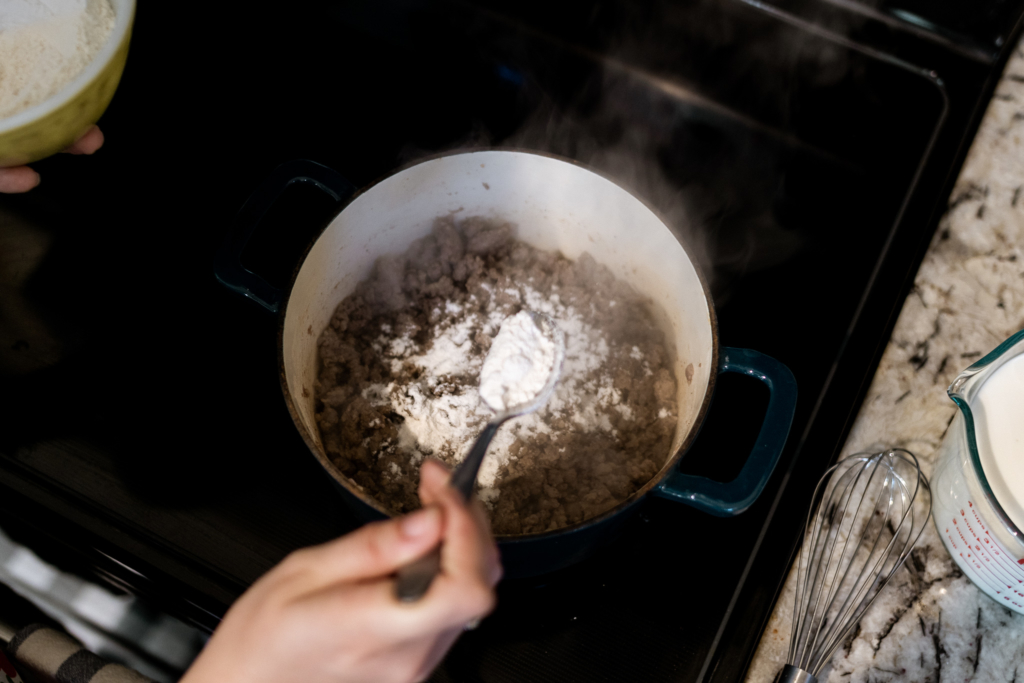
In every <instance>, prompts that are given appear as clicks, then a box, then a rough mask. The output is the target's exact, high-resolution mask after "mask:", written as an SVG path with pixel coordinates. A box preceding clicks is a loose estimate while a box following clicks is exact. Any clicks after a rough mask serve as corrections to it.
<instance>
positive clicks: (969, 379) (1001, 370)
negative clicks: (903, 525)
mask: <svg viewBox="0 0 1024 683" xmlns="http://www.w3.org/2000/svg"><path fill="white" fill-rule="evenodd" d="M948 393H949V397H950V398H951V399H953V401H954V402H956V404H957V406H958V407H959V409H960V410H959V411H958V413H957V415H956V416H955V417H954V419H953V421H952V422H951V423H950V425H949V427H948V429H947V431H946V435H945V437H944V438H943V440H942V444H941V445H940V446H939V450H938V452H937V454H936V456H937V462H936V467H935V471H934V473H933V477H932V491H933V497H932V500H933V506H932V511H933V516H934V518H935V527H936V530H937V531H938V532H939V537H940V538H941V539H942V542H943V545H945V546H946V550H948V551H949V554H950V556H951V557H952V558H953V561H954V562H956V564H957V566H959V567H960V569H962V570H963V572H964V574H965V575H966V576H967V577H968V578H969V579H970V580H971V581H972V582H974V584H975V585H976V586H978V588H980V589H981V590H982V591H984V592H985V593H986V594H987V595H989V596H990V597H991V598H993V599H995V600H996V601H998V602H999V603H1000V604H1001V605H1003V606H1004V607H1007V608H1009V609H1011V610H1014V611H1015V612H1020V613H1021V614H1024V531H1022V530H1024V330H1022V331H1021V332H1018V333H1017V334H1015V335H1013V336H1012V337H1010V338H1009V339H1007V340H1006V341H1005V342H1003V343H1002V344H1000V345H999V346H998V347H997V348H996V349H995V350H994V351H993V352H992V353H990V354H988V355H987V356H985V357H984V358H982V359H981V360H979V361H978V362H977V363H975V364H974V365H972V366H971V367H969V368H967V369H966V370H964V371H963V372H962V373H960V375H959V376H958V377H957V378H956V380H954V382H953V384H952V385H950V387H949V392H948ZM971 425H973V429H972V428H971ZM986 482H987V484H988V485H987V486H986Z"/></svg>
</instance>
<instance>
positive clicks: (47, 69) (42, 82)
mask: <svg viewBox="0 0 1024 683" xmlns="http://www.w3.org/2000/svg"><path fill="white" fill-rule="evenodd" d="M113 28H114V9H113V7H111V5H110V0H0V119H3V118H6V117H8V116H12V115H13V114H16V113H18V112H19V111H22V110H23V109H28V108H29V107H32V106H34V105H36V104H39V103H40V102H42V101H44V100H46V99H47V98H49V97H51V96H53V95H55V94H56V93H57V92H58V91H59V90H60V89H61V88H63V87H64V86H66V85H67V84H68V83H70V82H71V81H73V80H74V79H75V77H76V76H78V74H80V73H82V71H84V70H85V67H86V66H87V65H88V64H89V62H91V61H92V59H93V57H95V56H96V53H97V52H99V50H100V48H101V47H103V44H104V43H106V42H107V39H108V38H109V37H110V33H111V31H112V30H113Z"/></svg>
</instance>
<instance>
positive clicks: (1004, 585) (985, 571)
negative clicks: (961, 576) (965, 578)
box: [953, 502, 1024, 607]
mask: <svg viewBox="0 0 1024 683" xmlns="http://www.w3.org/2000/svg"><path fill="white" fill-rule="evenodd" d="M968 506H969V507H970V508H971V509H972V510H971V512H972V515H971V516H972V517H974V518H975V520H976V521H977V523H978V524H979V525H981V527H982V528H984V523H982V522H981V519H980V518H979V517H978V516H977V514H976V513H975V512H974V510H973V508H974V505H973V503H970V502H968ZM960 517H961V520H960V521H962V522H963V523H962V524H958V523H957V520H956V518H954V519H953V524H955V525H956V528H957V532H958V533H959V534H960V538H961V540H963V542H964V544H965V545H966V546H967V550H968V553H967V557H966V558H964V559H965V560H967V561H968V562H970V563H971V564H973V565H974V566H975V567H976V568H977V569H978V572H979V576H978V579H979V580H984V582H985V583H986V584H988V585H989V586H990V587H991V588H992V590H994V591H995V593H996V594H997V595H1001V596H1002V597H1003V599H1004V600H1006V601H1007V602H1009V603H1010V604H1011V605H1014V606H1015V607H1024V605H1022V604H1021V603H1020V602H1018V600H1017V597H1018V596H1020V597H1024V593H1021V592H1020V591H1018V590H1017V589H1016V587H1015V586H1014V585H1013V579H1011V578H1010V577H1008V576H1006V572H1005V570H1004V569H1003V567H1001V566H999V564H998V560H997V561H996V562H993V560H992V557H990V556H989V553H990V551H991V550H992V548H991V546H993V545H995V546H996V548H999V544H998V543H995V542H994V540H989V539H985V538H983V537H982V536H983V535H979V534H978V533H977V532H976V531H975V530H974V528H973V527H972V526H971V520H970V518H969V517H968V516H967V512H966V511H965V510H963V509H961V510H960ZM963 527H967V533H968V534H969V535H970V536H971V538H973V541H972V540H969V539H968V538H967V537H966V536H964V532H963V531H962V529H963ZM986 531H987V530H986ZM983 545H984V546H985V547H982V546H983ZM999 549H1000V550H1002V548H999ZM971 551H973V552H971ZM1004 552H1005V551H1004ZM972 556H973V560H972V559H971V558H972ZM960 557H962V558H963V557H964V555H963V553H961V554H960ZM997 586H998V588H997ZM1007 590H1008V591H1009V592H1011V593H1012V594H1013V597H1011V596H1010V595H1003V593H1004V592H1006V591H1007Z"/></svg>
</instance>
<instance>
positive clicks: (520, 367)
mask: <svg viewBox="0 0 1024 683" xmlns="http://www.w3.org/2000/svg"><path fill="white" fill-rule="evenodd" d="M564 359H565V335H564V333H563V332H562V330H561V329H559V327H558V326H557V325H556V324H555V321H554V320H552V319H551V318H550V317H549V316H547V315H545V314H543V313H537V312H534V311H521V312H519V313H517V314H516V315H514V316H512V317H510V318H508V319H506V320H505V322H503V323H502V325H501V330H500V331H499V332H498V335H497V336H496V337H495V338H494V342H493V343H492V344H491V349H490V351H488V353H487V358H486V359H485V360H484V365H483V368H482V369H481V372H480V396H481V398H483V400H484V402H485V403H486V404H487V405H488V407H490V408H491V409H492V410H494V412H495V415H494V417H493V418H491V420H490V421H489V422H488V423H487V424H486V425H485V426H484V429H483V431H482V432H481V433H480V436H478V437H477V439H476V441H475V442H474V443H473V447H472V448H470V449H469V453H467V454H466V457H465V458H464V459H463V461H462V462H461V463H459V466H458V467H457V468H455V472H454V473H453V474H452V478H451V480H450V481H449V483H448V485H449V486H451V487H452V488H454V489H455V490H456V491H458V492H459V493H460V494H462V498H463V499H464V500H469V497H470V496H471V495H472V494H473V486H474V484H476V475H477V472H478V471H479V470H480V465H481V463H483V461H484V455H486V453H487V447H488V446H489V445H490V443H491V440H492V439H493V438H494V435H495V434H497V432H498V427H500V426H501V425H502V424H503V423H504V422H505V421H507V420H510V419H512V418H513V417H518V416H520V415H526V414H527V413H532V412H533V411H535V410H537V409H538V408H540V407H541V406H542V405H544V404H545V403H547V400H548V398H549V397H550V396H551V392H552V391H554V388H555V385H556V384H557V383H558V378H559V375H560V374H561V371H562V361H563V360H564ZM440 567H441V547H440V546H437V547H435V548H434V549H433V550H432V551H431V552H429V553H428V554H426V555H424V556H423V557H421V558H420V559H418V560H416V561H414V562H411V563H409V564H407V565H405V566H404V567H402V568H401V569H399V570H398V577H397V581H396V582H395V595H396V596H397V597H398V599H400V600H402V601H403V602H414V601H416V600H419V599H420V597H422V596H423V594H424V593H426V592H427V589H428V588H430V584H431V582H433V580H434V577H435V576H437V573H438V571H439V570H440Z"/></svg>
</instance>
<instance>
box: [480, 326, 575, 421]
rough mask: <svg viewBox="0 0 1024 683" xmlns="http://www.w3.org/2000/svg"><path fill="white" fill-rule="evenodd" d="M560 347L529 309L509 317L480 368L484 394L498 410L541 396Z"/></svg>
mask: <svg viewBox="0 0 1024 683" xmlns="http://www.w3.org/2000/svg"><path fill="white" fill-rule="evenodd" d="M557 356H558V347H557V345H556V344H555V342H554V341H552V340H551V339H549V338H548V337H547V336H546V335H545V334H544V333H543V332H541V330H540V329H539V328H538V327H537V325H536V323H534V321H533V316H531V315H530V314H529V313H527V312H526V311H519V312H518V313H516V314H515V315H514V316H512V317H511V318H506V319H505V322H503V323H502V324H501V329H500V330H498V336H496V337H495V338H494V341H493V342H492V343H491V350H490V351H488V352H487V358H485V359H484V365H483V367H482V368H481V369H480V398H482V399H483V400H484V403H486V404H487V405H489V406H490V407H491V408H492V409H493V410H494V412H496V413H500V412H503V411H505V410H508V409H509V408H510V407H520V406H524V405H526V404H527V403H530V402H532V401H534V400H536V399H537V396H538V395H539V394H540V392H541V390H542V389H543V388H544V386H545V385H546V384H547V383H548V379H549V378H550V377H551V373H552V372H553V371H554V369H555V361H556V360H557Z"/></svg>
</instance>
